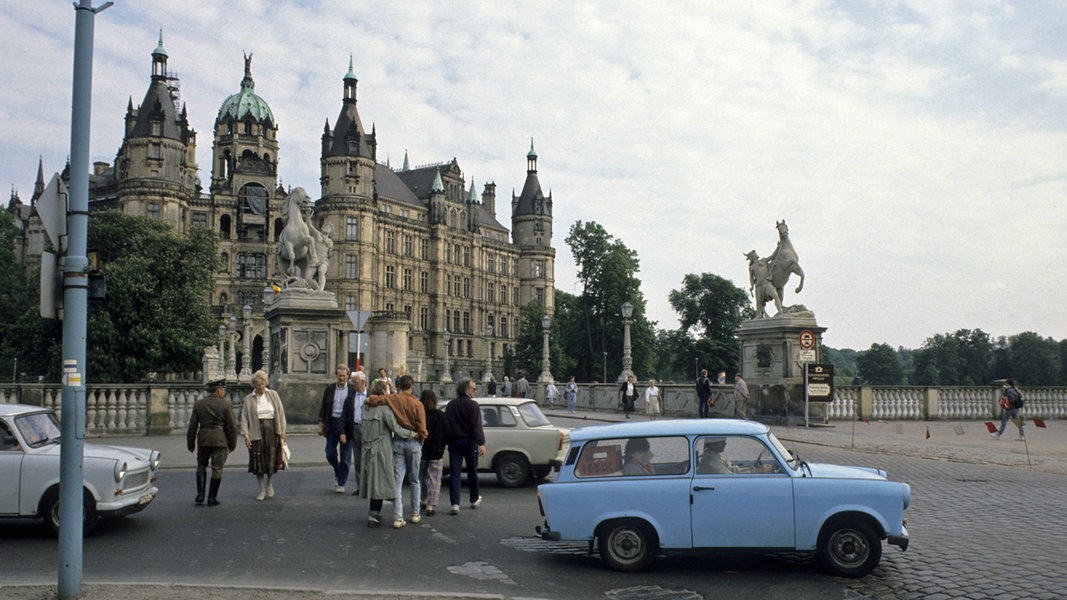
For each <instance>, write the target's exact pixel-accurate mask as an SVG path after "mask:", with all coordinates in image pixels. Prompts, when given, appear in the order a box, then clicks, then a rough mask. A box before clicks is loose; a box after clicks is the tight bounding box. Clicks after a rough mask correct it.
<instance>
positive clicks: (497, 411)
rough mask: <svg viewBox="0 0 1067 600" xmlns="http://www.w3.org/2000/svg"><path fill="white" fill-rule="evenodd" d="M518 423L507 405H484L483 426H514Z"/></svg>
mask: <svg viewBox="0 0 1067 600" xmlns="http://www.w3.org/2000/svg"><path fill="white" fill-rule="evenodd" d="M516 424H517V421H516V420H515V415H513V414H511V411H510V410H508V407H506V406H483V407H482V426H483V427H514V426H515V425H516Z"/></svg>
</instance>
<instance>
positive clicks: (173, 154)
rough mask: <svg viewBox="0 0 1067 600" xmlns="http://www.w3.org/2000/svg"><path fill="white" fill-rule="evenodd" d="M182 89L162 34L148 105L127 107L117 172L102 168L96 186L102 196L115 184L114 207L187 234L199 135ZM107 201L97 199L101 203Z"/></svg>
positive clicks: (129, 104) (150, 85) (149, 90)
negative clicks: (170, 65)
mask: <svg viewBox="0 0 1067 600" xmlns="http://www.w3.org/2000/svg"><path fill="white" fill-rule="evenodd" d="M179 89H180V85H179V81H178V78H177V77H173V76H171V75H170V74H169V73H168V71H167V51H166V50H165V49H164V48H163V32H162V31H160V33H159V44H158V45H157V46H156V48H155V50H153V51H152V80H151V83H150V84H149V86H148V91H147V92H146V93H145V96H144V100H142V101H141V104H140V105H139V106H138V107H137V108H136V109H135V108H134V107H133V101H132V99H131V100H130V101H129V102H128V103H127V106H126V118H125V124H126V130H125V135H124V136H123V140H122V146H121V147H120V148H119V151H118V155H117V156H116V159H115V166H114V170H113V171H111V172H107V169H106V166H107V165H106V164H102V165H100V169H99V172H95V173H94V176H95V178H96V179H97V181H94V182H93V184H94V187H96V188H97V189H98V190H99V189H100V188H101V187H106V186H107V185H108V183H107V180H109V179H110V180H111V181H112V182H113V183H114V184H115V186H114V196H113V198H114V200H113V201H112V202H114V203H115V204H117V206H116V208H118V209H120V210H122V211H123V212H126V213H129V214H135V215H142V216H148V217H151V218H156V219H163V220H165V221H167V222H168V223H170V224H171V226H173V227H174V228H175V230H177V231H185V228H186V226H187V224H188V220H189V208H190V206H189V202H190V199H192V198H194V197H195V196H196V170H197V165H196V132H195V131H194V130H193V129H192V128H191V127H190V126H189V119H188V115H187V113H186V110H185V106H184V105H183V104H182V103H181V98H180V95H179ZM179 110H180V112H179ZM107 195H108V194H106V193H100V192H98V193H95V194H94V196H96V197H97V198H103V197H104V196H107ZM104 201H107V200H104Z"/></svg>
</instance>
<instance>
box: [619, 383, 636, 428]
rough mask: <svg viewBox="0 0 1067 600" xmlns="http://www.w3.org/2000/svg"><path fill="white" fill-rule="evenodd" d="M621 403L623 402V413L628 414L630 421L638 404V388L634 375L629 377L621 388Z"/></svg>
mask: <svg viewBox="0 0 1067 600" xmlns="http://www.w3.org/2000/svg"><path fill="white" fill-rule="evenodd" d="M619 401H620V402H622V412H624V413H626V418H627V419H629V418H630V413H632V412H633V410H634V404H635V403H636V402H637V386H636V385H634V376H633V375H630V376H629V377H627V378H626V381H624V382H622V385H621V386H619Z"/></svg>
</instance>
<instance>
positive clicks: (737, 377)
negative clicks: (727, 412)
mask: <svg viewBox="0 0 1067 600" xmlns="http://www.w3.org/2000/svg"><path fill="white" fill-rule="evenodd" d="M748 399H749V393H748V384H747V383H745V380H744V379H741V374H740V373H734V402H735V403H736V404H737V418H738V419H747V418H748V411H747V410H746V408H745V405H746V404H748Z"/></svg>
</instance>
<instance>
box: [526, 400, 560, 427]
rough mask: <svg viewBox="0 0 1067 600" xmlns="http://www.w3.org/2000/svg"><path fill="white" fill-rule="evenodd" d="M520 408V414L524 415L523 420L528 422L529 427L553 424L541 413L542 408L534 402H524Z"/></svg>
mask: <svg viewBox="0 0 1067 600" xmlns="http://www.w3.org/2000/svg"><path fill="white" fill-rule="evenodd" d="M518 408H519V414H520V415H522V420H523V421H526V426H527V427H544V426H545V425H551V424H552V423H551V422H549V420H548V417H546V416H545V413H543V412H541V407H540V406H537V405H536V404H534V403H533V402H524V403H522V404H520V405H519V407H518Z"/></svg>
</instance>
